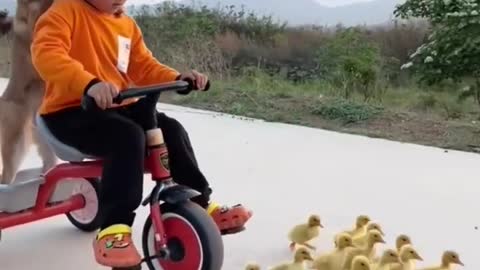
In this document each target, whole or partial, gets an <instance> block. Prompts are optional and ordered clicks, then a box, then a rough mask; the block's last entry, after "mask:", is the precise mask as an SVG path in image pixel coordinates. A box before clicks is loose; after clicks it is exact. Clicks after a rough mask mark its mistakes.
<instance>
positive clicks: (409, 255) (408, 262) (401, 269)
mask: <svg viewBox="0 0 480 270" xmlns="http://www.w3.org/2000/svg"><path fill="white" fill-rule="evenodd" d="M398 255H399V258H400V262H399V263H394V264H392V265H390V270H414V269H415V263H414V261H415V260H419V261H423V258H422V257H420V255H418V252H417V251H416V250H415V249H414V248H413V247H412V245H404V246H403V247H402V248H401V249H400V252H399V254H398Z"/></svg>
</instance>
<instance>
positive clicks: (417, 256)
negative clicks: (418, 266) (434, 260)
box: [415, 254, 423, 261]
mask: <svg viewBox="0 0 480 270" xmlns="http://www.w3.org/2000/svg"><path fill="white" fill-rule="evenodd" d="M415 259H417V260H419V261H423V258H422V257H420V255H418V254H415Z"/></svg>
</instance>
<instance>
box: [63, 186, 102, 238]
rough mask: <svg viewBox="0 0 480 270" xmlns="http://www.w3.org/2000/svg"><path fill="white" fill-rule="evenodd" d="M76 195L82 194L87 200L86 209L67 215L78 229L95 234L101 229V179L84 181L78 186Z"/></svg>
mask: <svg viewBox="0 0 480 270" xmlns="http://www.w3.org/2000/svg"><path fill="white" fill-rule="evenodd" d="M76 188H78V189H76V191H74V193H73V194H72V195H74V194H78V193H80V194H81V195H83V198H84V199H85V207H84V208H82V209H78V210H75V211H72V212H69V213H67V214H66V215H67V218H68V220H69V221H70V222H71V223H72V224H73V225H74V226H75V227H77V228H78V229H80V230H81V231H84V232H93V231H95V230H97V229H98V228H100V225H101V224H100V222H101V214H100V211H98V210H99V194H100V179H98V178H87V179H82V182H81V183H80V185H78V186H76Z"/></svg>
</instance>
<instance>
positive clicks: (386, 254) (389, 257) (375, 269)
mask: <svg viewBox="0 0 480 270" xmlns="http://www.w3.org/2000/svg"><path fill="white" fill-rule="evenodd" d="M399 262H400V258H399V256H398V252H397V251H396V250H394V249H386V250H385V251H383V253H382V256H381V257H380V259H379V261H378V262H376V263H372V264H371V265H372V270H389V269H390V265H391V264H394V263H399Z"/></svg>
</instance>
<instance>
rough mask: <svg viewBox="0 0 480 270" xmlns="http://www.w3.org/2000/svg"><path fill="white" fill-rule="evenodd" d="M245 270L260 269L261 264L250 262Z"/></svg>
mask: <svg viewBox="0 0 480 270" xmlns="http://www.w3.org/2000/svg"><path fill="white" fill-rule="evenodd" d="M245 270H260V265H258V264H256V263H249V264H247V265H246V266H245Z"/></svg>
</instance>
